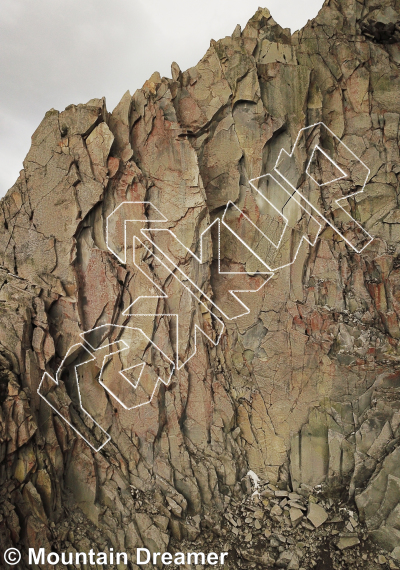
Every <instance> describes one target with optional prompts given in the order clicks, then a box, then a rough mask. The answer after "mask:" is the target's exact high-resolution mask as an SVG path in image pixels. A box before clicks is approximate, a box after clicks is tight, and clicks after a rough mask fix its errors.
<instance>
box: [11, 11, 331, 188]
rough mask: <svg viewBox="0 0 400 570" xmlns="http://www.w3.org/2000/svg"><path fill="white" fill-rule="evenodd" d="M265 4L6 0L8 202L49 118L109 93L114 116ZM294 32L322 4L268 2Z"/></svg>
mask: <svg viewBox="0 0 400 570" xmlns="http://www.w3.org/2000/svg"><path fill="white" fill-rule="evenodd" d="M259 5H260V0H254V1H253V0H200V1H197V2H193V1H190V0H68V1H62V0H34V1H32V0H2V9H1V15H0V53H1V58H0V77H1V83H0V197H1V196H3V195H4V194H5V193H6V191H7V190H8V188H10V187H11V186H12V185H13V183H14V182H15V180H16V179H17V177H18V173H19V171H20V170H21V168H22V161H23V159H24V158H25V155H26V153H27V152H28V150H29V146H30V137H31V135H32V133H33V132H34V130H35V129H36V127H37V126H38V124H39V123H40V121H41V120H42V118H43V116H44V114H45V112H46V111H47V110H49V109H51V108H52V107H53V108H55V109H58V110H62V109H64V108H65V107H66V106H67V105H69V104H70V103H85V102H86V101H88V100H89V99H92V98H93V97H102V96H105V97H106V99H107V108H108V109H109V110H112V109H113V108H114V107H115V105H116V104H117V103H118V101H119V100H120V98H121V97H122V95H123V94H124V93H125V91H126V90H127V89H129V90H130V91H131V93H133V92H134V91H135V90H136V89H138V88H139V87H141V86H142V85H143V83H144V82H145V80H146V79H148V78H149V77H150V75H151V74H152V73H153V72H154V71H159V72H160V74H161V75H162V76H167V77H170V75H171V72H170V69H171V63H172V61H176V62H177V63H178V64H179V66H180V68H181V69H182V70H185V69H187V68H189V67H192V66H193V65H196V63H197V62H198V61H199V59H201V57H202V56H203V55H204V54H205V52H206V50H207V49H208V47H209V44H210V40H211V39H212V38H213V39H215V40H218V39H220V38H222V37H224V36H227V35H230V34H231V33H232V32H233V30H234V28H235V26H236V24H240V25H241V26H242V28H243V27H244V26H245V24H246V22H247V21H248V20H249V19H250V18H251V17H252V16H253V14H254V13H255V12H256V10H257V8H258V6H259ZM263 6H266V7H268V8H269V9H270V11H271V14H272V16H273V17H274V19H275V20H276V21H277V22H278V23H279V24H280V25H281V26H283V27H288V28H291V30H292V32H294V31H295V30H297V29H299V28H301V27H302V26H304V24H305V23H306V22H307V20H308V19H311V18H313V17H314V16H315V15H316V14H317V13H318V10H319V9H320V8H321V6H322V0H309V1H308V2H300V1H299V0H266V3H265V4H263Z"/></svg>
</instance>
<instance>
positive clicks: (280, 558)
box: [0, 0, 400, 570]
mask: <svg viewBox="0 0 400 570" xmlns="http://www.w3.org/2000/svg"><path fill="white" fill-rule="evenodd" d="M399 38H400V3H399V1H398V0H396V1H395V0H392V1H388V2H386V1H384V2H383V3H382V2H377V1H376V2H374V1H373V0H364V1H363V2H358V1H357V2H356V1H354V0H338V1H336V2H335V1H334V0H328V1H327V2H325V4H324V6H323V8H322V9H321V11H320V12H319V14H318V16H317V17H316V18H315V19H314V20H312V21H310V22H308V24H307V25H306V26H305V27H304V28H303V29H302V30H300V31H298V32H296V33H295V34H293V35H291V34H290V30H288V29H282V28H281V27H280V26H279V25H278V24H277V23H276V22H274V20H273V19H272V17H271V16H270V13H269V11H268V10H267V9H266V8H260V9H259V10H258V11H257V13H256V14H255V16H254V17H253V18H252V19H251V20H250V21H249V22H248V24H247V25H246V27H245V28H244V30H241V29H240V27H239V26H238V27H237V28H236V29H235V31H234V32H233V34H232V36H230V37H226V38H224V39H222V40H220V41H214V40H212V41H211V45H210V48H209V50H208V51H207V53H206V55H205V56H204V58H203V59H202V60H201V61H200V62H199V63H198V64H197V65H196V66H195V67H192V68H190V69H189V70H187V71H184V72H182V71H181V70H180V69H179V67H178V65H177V64H176V63H173V64H172V79H169V78H165V77H160V75H159V73H154V74H153V75H152V76H151V78H150V79H149V80H148V81H146V83H145V84H144V86H143V88H142V89H139V90H138V91H136V93H135V94H134V95H133V96H131V95H130V93H129V92H127V93H125V95H124V96H123V97H122V99H121V102H120V103H119V104H118V105H117V107H116V108H115V109H114V111H113V112H112V113H109V112H108V111H107V109H106V105H105V101H104V99H92V100H91V101H89V102H88V103H87V104H85V105H77V106H75V105H71V106H69V107H67V108H66V109H65V111H63V112H58V111H55V110H53V109H52V110H51V111H49V112H48V113H46V115H45V117H44V119H43V121H42V123H41V124H40V125H39V127H38V129H37V130H36V132H35V133H34V134H33V137H32V146H31V149H30V151H29V153H28V155H27V157H26V159H25V161H24V169H23V170H22V171H21V173H20V176H19V178H18V180H17V182H16V183H15V185H14V186H13V187H12V188H11V189H10V190H9V192H8V193H7V195H6V196H5V198H4V199H3V200H2V201H1V202H0V216H1V219H0V255H1V269H0V323H1V325H0V401H1V424H0V442H1V445H0V450H1V456H0V459H1V463H0V484H1V490H0V512H1V515H0V546H1V550H5V549H6V548H8V547H11V546H16V547H18V548H20V549H21V550H22V551H23V552H24V553H26V552H27V550H28V548H29V547H31V548H36V549H38V548H40V547H43V548H45V549H46V551H47V552H51V551H58V552H62V551H68V552H75V551H77V552H84V551H86V552H88V551H89V549H90V548H93V549H94V550H95V551H104V552H109V551H110V548H113V549H114V552H115V551H119V552H127V553H128V554H129V558H130V560H129V564H128V567H129V568H136V569H137V568H138V566H136V549H137V548H139V547H144V548H148V549H149V550H150V551H151V552H165V551H169V552H172V553H174V552H177V551H181V552H201V551H203V552H210V551H214V552H221V551H226V552H229V556H228V558H227V560H226V563H225V566H224V567H225V568H232V569H233V568H274V567H277V568H288V569H291V570H295V569H300V568H303V569H304V570H307V569H309V568H317V569H334V568H335V569H337V568H338V569H341V568H355V567H356V568H365V569H374V568H399V567H400V445H399V443H400V367H399V363H400V328H399V318H400V207H399V196H398V195H399V176H400V161H399V114H400V46H399ZM131 79H132V78H131ZM318 122H323V123H324V124H325V125H326V126H327V127H328V128H329V129H331V130H332V131H333V132H334V133H335V134H336V135H337V136H338V137H339V138H340V139H341V140H342V141H343V142H344V143H345V144H346V145H347V146H348V147H349V148H350V149H351V150H352V151H353V152H354V153H355V154H356V155H357V156H358V157H360V158H361V160H362V161H363V162H364V163H365V164H366V165H367V166H368V168H369V169H370V174H369V177H368V180H367V184H366V186H365V190H364V192H363V193H361V194H360V195H358V196H357V197H355V198H353V199H351V200H349V202H350V209H351V215H352V216H353V218H354V219H356V220H358V221H359V223H360V224H362V226H363V227H364V228H365V229H366V230H367V231H368V233H370V234H371V235H372V236H373V237H374V239H373V241H372V242H371V243H370V244H369V245H368V246H367V247H366V248H365V249H364V250H363V251H362V253H360V254H359V253H356V252H355V251H354V250H353V249H352V248H351V247H350V246H349V245H348V244H347V243H346V241H345V240H343V239H341V238H340V236H338V235H337V234H336V233H335V232H333V231H332V229H331V228H330V226H328V225H326V226H325V227H323V228H322V231H321V234H320V237H319V239H318V240H317V242H316V244H315V246H314V247H312V246H311V245H308V244H307V245H306V247H304V248H303V249H301V251H300V252H299V255H298V256H297V258H296V261H295V262H294V263H293V264H292V265H289V266H288V267H286V268H284V269H281V270H279V271H277V272H276V273H275V275H274V276H273V277H272V278H271V279H269V280H268V282H267V283H266V284H265V285H264V286H263V287H262V289H260V291H259V293H257V294H253V296H252V295H248V298H247V297H246V302H248V305H249V307H250V312H249V314H247V315H245V316H242V317H240V318H238V319H235V320H228V319H224V318H223V317H221V319H222V321H223V322H224V324H225V329H224V331H223V333H222V337H221V340H220V342H219V343H218V344H217V345H216V346H214V344H213V343H212V342H210V341H209V340H207V338H206V337H205V336H204V335H202V334H197V352H196V355H195V356H194V357H193V358H191V359H190V360H189V361H188V362H187V363H186V364H185V365H184V366H182V367H181V368H180V369H179V370H177V371H175V372H174V374H173V376H172V379H171V382H170V384H169V385H167V386H164V385H162V386H161V387H160V388H159V390H158V392H157V393H156V395H155V397H154V399H153V401H152V402H151V404H150V405H146V406H143V407H141V408H137V409H133V410H130V411H129V410H126V409H125V408H124V407H123V406H122V405H120V403H119V402H118V401H117V400H116V399H115V398H113V397H112V396H111V395H110V394H109V393H108V392H107V391H106V390H105V389H104V388H102V387H101V386H100V385H99V383H98V382H97V379H96V374H98V372H99V369H98V368H96V366H97V364H96V363H94V364H93V367H92V371H94V373H93V374H92V376H90V375H87V376H86V377H82V378H81V382H80V389H81V396H82V402H83V404H84V405H85V406H86V408H87V409H88V411H89V412H90V414H91V415H92V417H93V418H94V419H95V420H96V422H98V423H99V424H100V425H101V426H102V428H103V429H104V430H106V431H107V432H108V433H109V434H110V436H111V440H110V442H109V443H107V444H106V445H105V446H104V447H103V448H102V449H101V450H100V451H99V452H98V453H95V452H94V451H93V450H92V449H91V447H90V446H89V445H87V444H86V443H85V441H84V440H83V439H82V438H81V437H79V436H78V435H77V434H76V432H75V431H74V430H73V429H71V428H70V427H69V425H68V424H67V423H66V422H65V421H63V420H62V418H61V417H60V416H59V415H57V414H56V413H54V412H53V410H52V408H51V407H50V406H49V405H47V404H46V402H45V401H44V400H43V399H41V398H40V396H39V395H38V393H37V389H38V386H39V383H40V381H41V379H42V376H43V373H44V371H47V372H48V374H49V375H50V376H52V377H53V378H54V377H55V373H56V371H57V369H58V367H59V365H60V363H61V361H62V359H63V358H64V356H65V355H66V353H67V351H68V349H69V348H70V347H71V346H72V345H74V344H76V343H78V342H80V338H79V334H80V333H82V332H84V331H88V330H89V329H92V328H94V327H97V326H100V325H104V324H106V323H112V324H116V325H124V326H126V325H129V326H135V323H136V326H137V323H138V322H140V326H141V327H142V328H143V330H145V331H147V334H148V336H149V337H151V338H152V339H153V340H154V339H155V340H156V341H157V343H158V345H159V346H161V347H162V348H163V350H165V351H166V353H168V354H169V353H171V351H172V349H174V350H177V351H178V353H179V356H180V357H181V361H182V362H183V361H184V359H185V357H188V355H189V354H190V351H193V347H194V342H195V340H194V330H195V329H194V327H195V326H197V325H198V326H199V327H200V328H202V329H203V330H205V331H208V334H209V336H212V335H213V334H214V338H215V334H216V332H217V331H216V324H217V321H215V319H214V317H213V316H211V315H210V313H209V312H207V308H206V305H201V304H199V303H198V302H197V301H196V299H195V298H194V297H193V296H191V295H190V294H184V293H182V285H181V283H180V281H179V280H174V279H172V278H171V275H172V274H171V272H168V271H165V270H164V269H165V268H163V266H162V265H160V264H159V263H157V260H155V259H154V258H152V256H151V252H150V251H149V252H148V254H149V255H148V262H147V264H146V255H145V254H144V253H143V251H144V250H143V249H142V250H140V247H138V251H141V252H142V254H141V255H142V258H141V259H142V262H143V263H142V264H143V266H144V265H146V267H147V271H148V274H149V275H150V276H151V278H152V279H153V280H154V282H155V283H157V284H158V285H159V286H160V287H164V288H169V289H168V291H169V296H168V298H166V299H162V300H161V301H160V300H159V299H156V300H155V301H154V299H153V301H154V302H155V304H154V306H153V312H154V313H155V312H157V310H156V309H157V303H162V311H161V312H162V313H164V314H176V313H179V315H180V324H179V327H180V330H181V331H182V330H183V331H186V334H182V335H181V342H180V344H179V346H175V347H174V342H175V341H174V338H175V337H174V330H175V329H174V327H176V324H174V320H173V318H172V317H171V318H170V317H168V318H163V317H154V318H153V317H137V316H136V317H135V316H126V315H124V314H123V312H124V311H125V310H126V309H127V308H128V307H129V306H130V305H131V304H132V303H133V301H134V300H135V299H136V298H137V297H138V296H140V295H149V290H150V289H151V287H150V289H149V282H148V281H147V280H146V278H145V277H144V275H143V273H142V272H141V271H139V269H138V267H136V266H135V265H134V263H133V261H132V259H133V256H132V253H133V251H132V241H133V235H134V234H135V235H140V234H137V232H136V230H135V228H134V224H127V244H128V253H127V258H126V263H120V262H119V261H118V259H117V258H116V257H115V256H114V255H112V253H111V252H110V251H109V250H108V248H107V243H106V219H107V216H109V215H110V214H111V212H112V211H113V210H114V209H115V208H116V207H117V206H118V205H119V204H121V203H122V202H124V201H131V202H151V203H152V204H153V205H154V206H155V207H156V208H157V209H158V210H159V211H160V212H161V213H162V214H163V215H164V216H165V217H166V218H167V220H168V222H166V223H165V227H166V228H168V229H171V230H172V231H173V232H174V234H175V235H176V236H177V237H178V238H179V239H180V240H181V241H182V242H183V243H184V245H185V246H187V247H188V248H191V249H192V250H193V251H196V248H198V244H199V236H200V234H201V233H202V232H203V231H204V230H205V229H206V228H207V227H208V226H209V225H210V224H211V223H212V222H213V221H214V220H215V219H216V218H217V217H218V216H220V215H221V214H222V213H223V211H224V208H225V204H226V203H227V202H228V201H229V200H231V201H232V202H234V203H235V204H236V205H237V206H238V208H240V209H241V210H242V211H246V212H248V213H249V216H250V215H251V216H252V217H253V218H252V219H255V218H257V216H258V215H261V214H260V212H259V210H258V207H259V204H257V201H256V198H255V196H254V192H253V190H252V189H251V186H250V184H249V182H248V181H249V180H250V179H253V178H257V177H259V176H262V175H264V174H266V173H268V172H271V171H272V170H273V167H274V165H275V162H276V160H277V157H278V154H279V152H280V150H281V149H282V148H284V149H286V150H287V151H288V152H290V150H291V148H292V147H293V145H294V143H295V140H296V137H297V134H298V132H299V130H300V129H301V128H304V127H306V126H309V125H313V124H315V123H318ZM316 129H318V127H316ZM316 136H318V133H317V134H316ZM321 189H322V187H321ZM325 199H326V195H324V193H323V191H322V190H321V200H320V204H322V206H321V208H323V204H324V200H325ZM333 215H334V216H335V212H334V213H333ZM266 219H268V218H266ZM120 226H121V227H119V229H118V228H117V229H116V230H115V231H116V232H117V234H118V236H119V238H120V240H122V242H121V245H123V239H124V236H123V224H122V225H121V224H120ZM141 227H143V224H142V226H141ZM249 228H250V226H247V230H248V229H249ZM247 230H246V227H245V228H244V230H243V233H242V237H243V238H244V240H246V238H247V237H248V238H249V239H250V240H251V236H250V235H247V234H246V231H247ZM118 232H119V233H118ZM165 235H166V234H164V237H162V238H159V237H156V238H154V239H155V240H157V239H158V240H159V243H160V244H161V245H162V247H163V248H164V250H166V249H168V248H170V250H171V251H172V250H173V249H174V244H173V243H172V242H171V241H168V238H166V237H165ZM291 235H293V236H294V233H293V234H291ZM214 238H215V236H214ZM294 239H295V238H294V237H293V238H291V240H292V241H291V240H289V242H288V244H287V247H288V248H289V249H290V248H291V247H292V246H293V247H294ZM142 241H143V242H144V241H145V238H143V237H142ZM292 242H293V243H292ZM211 243H214V250H213V249H212V246H211ZM208 245H209V248H208V250H207V251H208V253H207V256H208V257H207V260H206V261H205V262H204V263H202V264H199V263H196V262H195V259H194V258H193V257H191V256H190V255H187V254H185V252H184V250H179V251H178V250H176V248H175V250H174V251H173V253H174V255H175V259H176V260H177V261H176V264H177V265H178V266H179V267H181V268H182V269H183V270H184V272H185V273H186V275H190V276H191V277H192V278H193V279H194V280H196V282H197V283H200V284H201V288H202V290H203V291H204V292H205V293H206V294H207V295H208V297H212V298H215V299H224V298H226V296H227V295H228V294H229V288H231V287H232V285H231V281H230V280H228V279H224V278H222V277H221V276H219V275H218V266H217V260H218V251H217V250H216V248H215V239H213V240H211V239H210V240H209V242H208ZM182 252H183V253H182ZM221 258H222V261H221V262H222V263H229V264H230V266H231V267H232V266H234V267H236V268H237V270H238V271H242V272H243V271H245V270H246V269H247V271H248V274H247V277H246V279H248V281H249V282H250V281H251V280H252V279H254V280H257V279H258V280H259V279H260V276H259V275H257V274H255V272H256V271H257V270H258V269H259V267H256V266H255V265H254V259H250V257H249V256H248V255H247V257H246V256H245V255H244V250H243V249H241V248H235V247H233V246H232V243H230V242H229V240H225V242H224V243H223V244H222V242H221ZM242 277H243V276H242ZM254 283H256V284H257V283H258V285H257V286H260V284H261V283H262V281H254ZM180 288H181V289H180ZM186 291H187V290H186ZM150 294H151V293H150ZM160 306H161V305H159V307H160ZM148 310H149V309H147V311H148ZM213 331H214V332H213ZM96 371H97V372H96ZM128 392H129V391H128V390H127V388H126V387H125V394H123V395H124V397H128V396H129V394H128ZM54 398H55V399H57V398H58V400H57V406H59V407H62V408H63V410H64V411H63V413H64V416H65V417H68V418H69V419H70V422H71V423H74V424H75V425H78V426H81V429H82V430H86V432H87V433H91V434H92V435H93V437H95V436H96V430H98V428H96V427H95V424H94V423H90V422H88V421H86V424H85V421H84V420H83V419H82V417H81V415H80V408H79V405H78V404H77V398H76V394H74V390H73V386H72V384H71V381H68V378H61V379H60V385H59V388H58V392H57V396H56V395H55V396H54ZM86 432H85V433H86ZM97 435H98V433H97ZM158 564H159V566H158V567H161V566H162V565H161V562H160V558H158ZM27 567H28V565H27V560H26V557H25V558H24V557H23V560H22V562H21V563H20V564H19V565H18V566H16V568H18V569H23V568H27ZM39 567H40V568H50V566H48V565H47V564H44V565H39V566H37V568H39ZM72 567H73V568H75V566H73V565H72V566H70V568H72ZM77 567H79V566H77ZM109 567H110V568H117V566H116V565H111V566H107V568H109ZM123 567H125V566H124V565H120V566H119V567H118V568H123ZM146 567H147V568H153V566H152V564H151V563H149V564H147V565H146ZM169 567H170V568H174V567H175V566H174V565H173V564H172V565H171V566H169ZM186 567H187V568H189V567H192V568H196V569H199V568H203V566H202V565H201V564H197V566H196V565H195V564H193V565H192V566H190V565H189V566H186ZM215 567H220V566H218V565H217V566H215ZM57 568H58V569H61V568H66V567H65V566H63V565H62V564H61V563H59V564H58V565H57ZM82 568H83V566H82Z"/></svg>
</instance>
